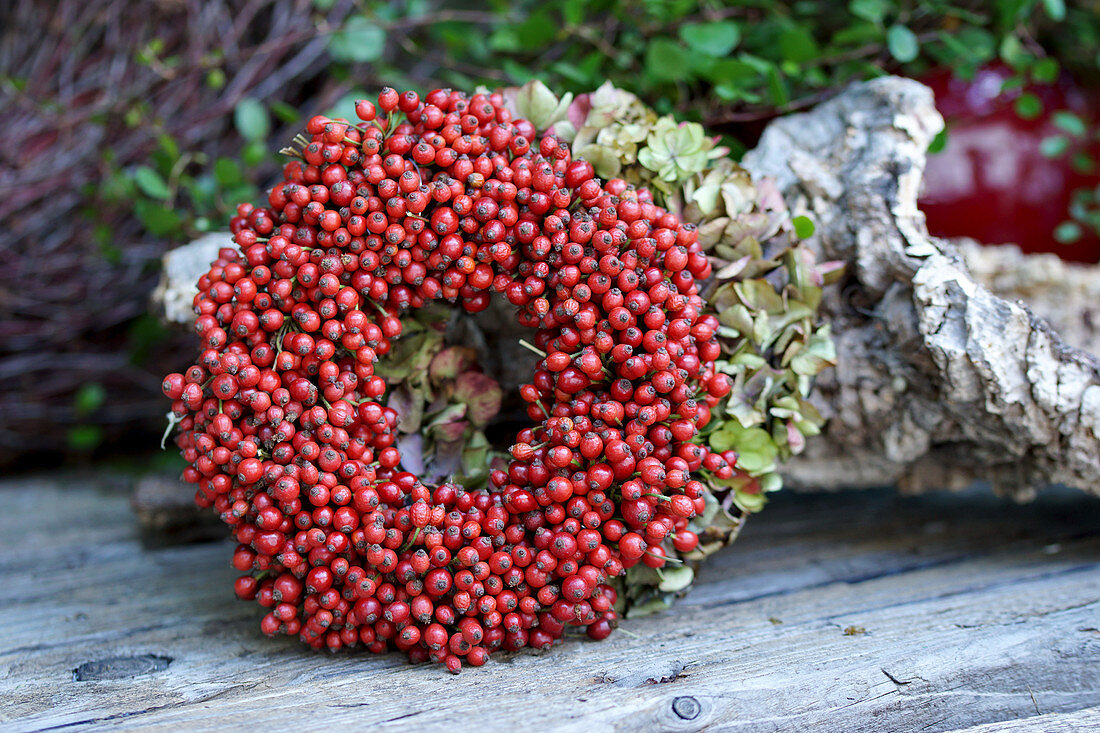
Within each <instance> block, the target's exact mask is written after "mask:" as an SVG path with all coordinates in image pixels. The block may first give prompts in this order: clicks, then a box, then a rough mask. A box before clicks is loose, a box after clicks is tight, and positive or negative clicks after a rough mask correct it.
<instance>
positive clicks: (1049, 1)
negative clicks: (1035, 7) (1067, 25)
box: [1043, 0, 1066, 21]
mask: <svg viewBox="0 0 1100 733" xmlns="http://www.w3.org/2000/svg"><path fill="white" fill-rule="evenodd" d="M1043 10H1045V11H1046V12H1047V15H1049V16H1050V19H1051V20H1057V21H1062V20H1065V19H1066V3H1065V0H1043Z"/></svg>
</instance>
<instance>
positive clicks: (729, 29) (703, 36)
mask: <svg viewBox="0 0 1100 733" xmlns="http://www.w3.org/2000/svg"><path fill="white" fill-rule="evenodd" d="M680 38H681V39H682V40H683V42H684V43H686V44H687V45H688V48H690V49H691V50H692V51H698V52H700V53H704V54H706V55H708V56H714V57H716V58H720V57H722V56H725V55H727V54H728V53H729V52H730V51H732V50H733V49H734V48H736V47H737V44H738V43H740V42H741V29H740V28H738V26H737V24H736V23H734V22H732V21H728V20H720V21H715V22H713V23H685V24H684V25H682V26H680Z"/></svg>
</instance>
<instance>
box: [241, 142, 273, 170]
mask: <svg viewBox="0 0 1100 733" xmlns="http://www.w3.org/2000/svg"><path fill="white" fill-rule="evenodd" d="M265 158H267V145H265V144H264V143H263V141H262V140H250V141H249V142H247V143H245V146H244V149H243V150H241V161H242V162H243V163H244V164H245V165H259V164H260V163H262V162H264V159H265Z"/></svg>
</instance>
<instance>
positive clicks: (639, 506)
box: [163, 88, 733, 671]
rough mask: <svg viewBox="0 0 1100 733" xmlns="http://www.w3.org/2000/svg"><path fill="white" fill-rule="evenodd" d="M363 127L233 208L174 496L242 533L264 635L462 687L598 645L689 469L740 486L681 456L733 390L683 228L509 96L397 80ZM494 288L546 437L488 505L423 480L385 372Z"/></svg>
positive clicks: (681, 545) (698, 497)
mask: <svg viewBox="0 0 1100 733" xmlns="http://www.w3.org/2000/svg"><path fill="white" fill-rule="evenodd" d="M356 112H357V114H358V116H359V118H360V120H361V122H360V123H357V124H350V123H349V122H347V121H345V120H330V119H327V118H323V117H315V118H313V119H312V120H310V122H309V124H308V127H307V134H308V136H300V137H299V138H296V141H297V142H298V144H299V146H300V147H298V148H294V149H292V150H291V152H292V153H293V154H294V155H295V156H296V157H298V158H299V159H298V160H294V161H292V162H291V163H289V164H288V165H287V166H286V167H285V169H284V180H283V181H282V182H281V183H280V184H279V185H277V186H276V187H275V188H274V189H272V190H271V192H270V194H269V197H268V204H269V205H268V207H266V208H259V207H252V206H250V205H247V204H246V205H241V206H240V207H238V216H236V217H235V218H234V219H233V221H232V231H233V234H234V239H235V242H236V244H237V247H236V248H227V249H223V250H222V251H221V252H220V257H219V259H218V260H217V261H216V262H214V263H213V265H212V267H211V269H210V271H209V272H208V273H207V274H206V275H204V276H203V277H202V278H201V280H200V281H199V284H198V286H199V293H198V295H197V296H196V297H195V310H196V313H197V314H198V315H197V318H196V321H195V328H196V331H197V333H198V335H199V337H200V338H201V341H202V346H203V349H204V350H203V351H202V354H201V356H200V358H199V359H198V361H197V363H196V364H194V365H192V366H191V367H190V368H188V369H187V370H186V371H185V372H184V373H182V374H171V375H168V377H166V378H165V380H164V384H163V388H164V392H165V394H166V395H167V396H168V397H169V398H170V399H172V400H173V401H174V402H173V411H174V412H175V414H176V416H177V417H178V418H179V421H180V432H179V434H178V436H177V438H176V442H177V444H178V445H179V447H180V449H181V451H182V453H183V456H184V458H185V459H186V460H187V461H188V462H189V463H190V464H191V465H190V466H189V467H188V468H187V469H186V470H185V471H184V478H185V479H186V480H187V481H189V482H192V483H195V484H197V485H198V488H197V492H196V501H197V502H198V503H199V505H201V506H203V507H213V508H214V509H215V510H216V511H217V512H218V514H219V516H220V517H221V519H222V520H224V521H225V523H226V524H228V525H230V526H231V527H232V531H233V534H234V537H235V538H236V540H237V541H238V542H239V546H238V548H237V550H236V552H235V554H234V556H233V565H234V567H236V568H237V569H238V570H240V571H242V572H244V573H246V574H245V575H243V576H242V577H241V578H240V579H239V580H238V581H237V583H236V592H237V594H238V595H239V596H240V597H241V598H245V599H255V600H256V601H257V602H259V603H260V605H262V606H264V607H265V608H267V609H269V612H268V613H267V614H266V615H265V616H264V618H263V620H262V622H261V628H262V629H263V631H264V632H265V633H268V634H275V633H284V634H291V635H299V636H300V638H301V639H302V640H303V641H304V642H306V643H307V644H309V645H311V646H313V647H318V648H319V647H324V646H327V647H328V648H330V649H338V648H340V647H344V646H355V645H357V644H363V645H365V646H366V647H367V648H368V649H369V650H370V651H373V652H383V651H385V650H387V649H390V648H393V647H396V648H397V649H401V650H403V651H405V652H407V653H408V655H409V657H410V658H411V659H413V660H415V661H426V660H429V659H431V660H435V661H438V662H442V663H445V664H446V666H447V668H448V669H450V670H451V671H458V669H459V668H460V667H461V665H462V662H463V661H465V662H467V663H469V664H473V665H480V664H483V663H484V662H485V660H486V659H487V657H488V655H489V653H490V652H492V651H494V650H496V649H509V650H515V649H520V648H522V647H526V646H531V647H538V648H546V647H548V646H550V645H551V644H552V643H553V642H554V640H555V639H558V638H560V637H561V636H562V635H563V633H564V630H565V628H566V626H567V625H572V626H581V627H585V628H586V630H587V633H588V635H589V636H590V637H592V638H594V639H602V638H604V637H606V636H607V635H608V634H609V633H611V631H612V629H613V628H614V627H615V625H616V622H617V618H618V617H617V614H616V610H615V601H616V592H615V590H614V589H613V587H612V586H611V585H610V583H611V581H612V579H613V578H615V577H616V576H619V575H621V574H622V573H623V572H624V570H625V569H626V568H629V567H631V566H633V565H635V564H636V563H638V562H644V563H646V564H647V565H649V566H651V567H660V566H662V565H664V564H665V563H666V562H675V561H677V558H676V557H675V554H676V552H689V551H691V550H692V549H694V547H695V546H696V544H697V543H698V538H697V537H696V536H695V534H694V533H693V532H691V531H690V530H689V529H688V528H687V525H688V521H689V520H690V519H691V518H692V517H693V516H695V515H696V514H697V513H699V512H701V511H702V507H703V498H702V496H703V485H702V484H701V483H700V482H699V480H697V478H693V473H694V474H695V475H696V476H697V475H699V472H712V473H713V474H714V475H715V476H716V477H718V478H728V477H729V476H730V475H731V473H732V466H731V463H732V460H733V455H732V454H726V455H724V456H723V455H718V454H714V453H711V452H710V451H709V450H708V449H707V448H706V447H705V446H702V445H699V444H697V443H694V442H692V439H693V438H694V437H695V435H696V432H697V430H698V428H699V427H701V426H703V425H705V424H706V423H707V421H708V420H709V419H710V407H712V406H714V405H715V404H716V403H717V401H718V400H719V399H720V398H721V397H722V396H724V395H725V394H727V393H728V392H729V389H730V385H729V383H728V380H727V378H726V377H725V376H724V375H721V374H716V373H715V371H714V360H715V358H717V356H718V354H719V347H718V344H717V342H716V340H715V338H714V335H715V329H716V328H717V325H718V324H717V320H716V319H715V318H714V316H712V315H705V314H703V313H702V311H703V303H702V300H701V298H700V297H699V295H698V292H697V288H696V280H697V279H700V278H705V277H707V276H708V275H709V274H710V265H709V263H708V261H707V259H706V257H705V256H704V255H703V254H702V252H701V250H700V246H699V244H698V242H697V241H696V235H695V231H694V228H693V227H691V226H685V225H681V223H680V222H679V221H678V219H677V218H676V217H675V216H673V215H671V214H669V213H667V212H666V211H664V210H662V209H660V208H659V207H657V206H655V205H654V204H653V202H652V199H651V198H650V197H649V195H648V192H646V191H644V190H642V191H636V190H633V189H631V188H630V187H628V186H627V185H626V183H625V182H623V181H621V180H612V181H609V182H607V183H606V184H601V182H600V181H599V180H598V179H596V178H595V177H594V174H593V169H592V166H591V165H590V164H589V163H587V162H585V161H584V160H574V159H572V158H571V154H570V150H569V147H568V146H567V145H565V144H562V143H559V142H558V141H557V140H555V139H554V138H553V137H550V136H545V137H542V138H539V137H538V135H537V131H536V130H535V129H534V127H533V126H532V125H531V123H530V122H527V121H525V120H519V119H515V120H514V119H511V115H510V114H509V112H508V111H507V110H506V109H505V108H504V107H503V105H502V102H501V99H500V97H499V95H482V94H478V95H475V96H473V97H467V96H466V95H463V94H461V93H458V92H452V91H449V90H436V91H433V92H431V93H430V94H428V95H427V96H426V97H425V98H424V99H423V100H421V99H420V98H419V97H418V95H417V94H416V93H415V92H405V93H404V94H399V93H398V92H396V91H394V90H393V89H389V88H387V89H385V90H383V91H382V93H381V94H380V95H379V97H378V103H377V105H375V104H373V103H371V102H369V101H360V102H359V103H358V105H357V106H356ZM491 291H496V292H498V293H502V294H503V296H504V297H506V298H507V300H508V301H509V302H510V303H512V304H513V305H515V306H516V308H517V318H518V321H519V323H521V324H522V325H525V326H529V327H531V328H533V329H536V331H535V336H534V339H533V340H534V344H535V348H536V350H538V351H540V353H541V354H543V355H544V358H543V359H542V361H541V362H540V363H539V365H538V367H537V369H536V371H535V373H534V376H533V379H532V381H531V383H530V384H526V385H524V386H523V387H522V389H521V396H522V397H523V399H524V400H526V402H527V404H528V408H527V409H528V414H529V415H530V417H531V419H532V420H533V421H534V422H535V425H534V426H533V427H531V428H527V429H524V430H522V431H520V433H519V435H518V436H517V438H516V443H515V444H514V445H513V446H512V448H511V454H512V457H513V460H512V461H511V463H510V465H509V466H508V470H507V471H504V470H495V471H493V472H492V474H491V479H490V489H489V490H488V491H478V492H468V491H465V490H464V489H463V488H462V487H461V486H457V485H455V484H453V483H444V484H442V485H439V486H434V487H433V486H428V485H425V484H424V483H423V482H422V481H420V480H419V479H418V477H417V476H415V475H413V474H411V473H409V472H407V471H403V470H402V469H401V455H400V453H399V451H398V449H397V448H396V447H395V445H394V440H395V428H396V422H397V414H396V413H395V412H394V410H392V409H390V408H388V407H385V406H384V403H383V399H384V395H385V392H386V384H385V382H384V381H383V380H382V379H381V378H380V377H379V376H378V375H376V374H375V373H374V365H375V363H376V361H377V360H378V359H379V358H384V356H385V355H386V353H387V352H389V350H390V348H391V344H392V342H393V340H394V339H396V338H398V337H399V336H400V335H401V330H402V322H401V320H400V315H401V313H402V312H404V311H405V310H407V309H415V308H420V307H421V306H423V305H424V304H425V303H427V302H429V301H432V300H437V299H443V300H447V301H451V302H456V301H457V302H460V303H461V305H462V306H463V307H464V308H465V309H466V310H467V311H470V312H476V311H479V310H482V309H484V308H485V307H486V306H487V305H488V302H489V298H490V294H491Z"/></svg>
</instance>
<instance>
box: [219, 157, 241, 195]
mask: <svg viewBox="0 0 1100 733" xmlns="http://www.w3.org/2000/svg"><path fill="white" fill-rule="evenodd" d="M214 178H215V179H216V180H217V181H218V185H219V186H222V187H223V188H224V187H228V186H235V185H237V184H238V183H240V182H241V179H242V176H241V169H240V167H239V166H238V165H237V164H236V163H235V162H234V161H232V160H230V159H229V158H218V159H217V160H215V161H214Z"/></svg>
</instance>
